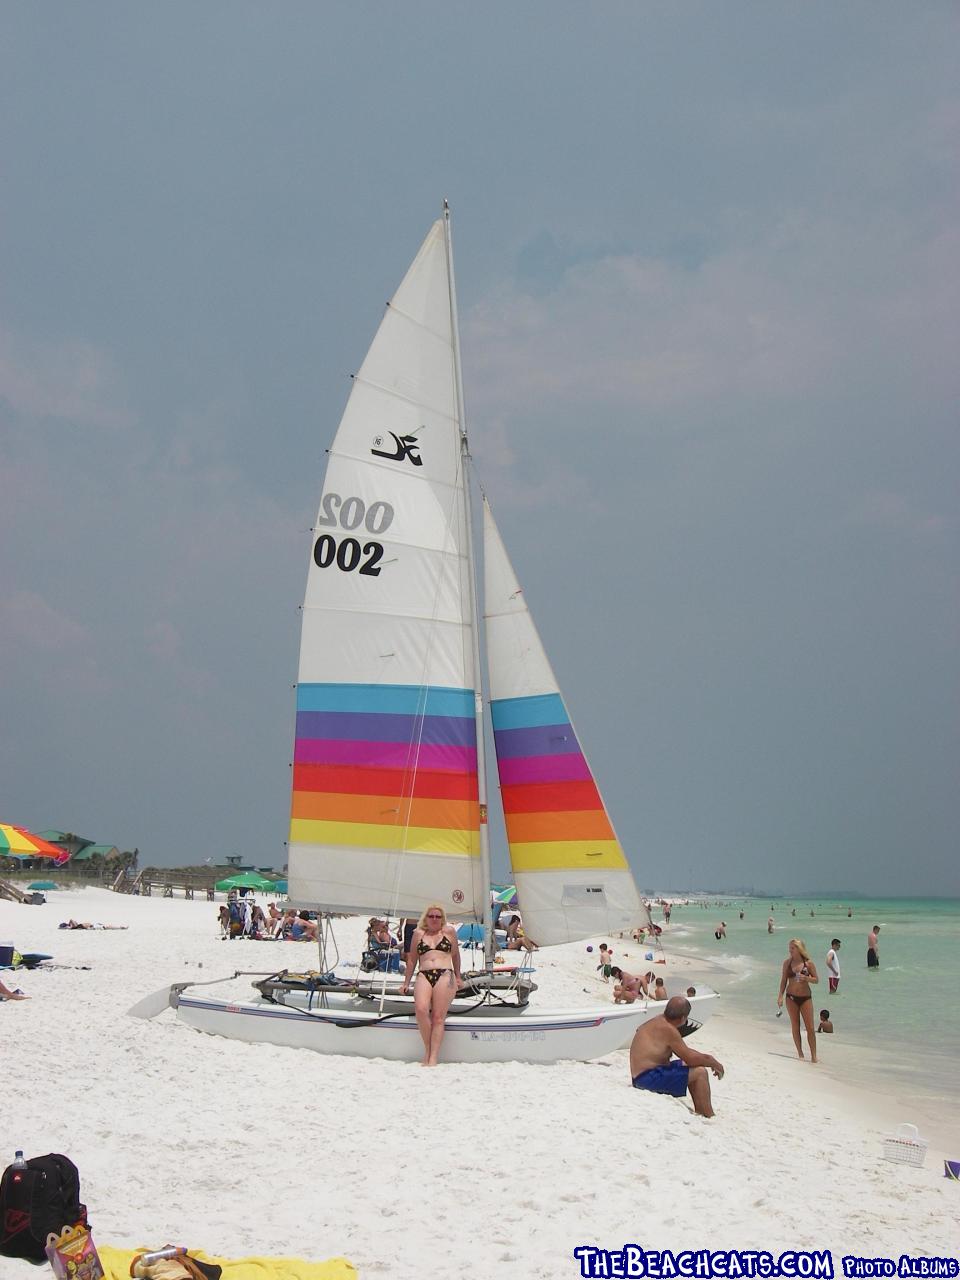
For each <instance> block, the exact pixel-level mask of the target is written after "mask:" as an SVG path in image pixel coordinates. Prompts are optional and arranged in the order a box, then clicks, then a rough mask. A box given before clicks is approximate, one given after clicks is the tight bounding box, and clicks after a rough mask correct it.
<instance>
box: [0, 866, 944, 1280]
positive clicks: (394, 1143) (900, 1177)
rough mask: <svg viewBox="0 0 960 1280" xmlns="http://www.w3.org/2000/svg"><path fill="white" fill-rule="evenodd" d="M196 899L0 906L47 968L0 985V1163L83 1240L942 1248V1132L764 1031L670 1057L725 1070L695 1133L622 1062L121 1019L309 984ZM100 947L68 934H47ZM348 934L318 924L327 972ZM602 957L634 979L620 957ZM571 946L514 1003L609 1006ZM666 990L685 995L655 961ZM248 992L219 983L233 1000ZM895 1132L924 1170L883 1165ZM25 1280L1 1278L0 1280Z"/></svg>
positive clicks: (741, 1031)
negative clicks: (407, 1060)
mask: <svg viewBox="0 0 960 1280" xmlns="http://www.w3.org/2000/svg"><path fill="white" fill-rule="evenodd" d="M216 911H217V907H216V906H215V905H214V904H211V903H208V902H206V901H203V902H200V901H192V902H187V901H184V900H183V899H182V898H180V899H158V898H150V899H140V898H128V897H123V896H119V895H116V894H113V893H111V892H109V891H108V890H96V889H85V890H71V891H65V892H59V893H57V892H51V893H49V894H48V895H47V903H46V905H45V906H40V907H32V906H22V905H17V904H14V903H12V902H7V901H2V902H0V939H8V940H10V941H13V942H14V943H15V944H16V946H17V948H18V949H19V950H21V951H39V952H48V953H50V954H51V955H52V956H53V957H54V961H53V963H54V964H55V965H56V966H58V967H55V968H51V969H41V970H36V971H33V972H26V971H24V970H20V971H18V972H17V973H16V974H12V973H11V972H9V971H7V972H5V973H4V974H3V975H2V976H3V977H4V980H5V981H6V982H7V984H8V985H10V986H19V987H21V988H22V989H23V990H24V991H25V992H27V993H28V994H29V995H30V996H31V997H32V999H31V1000H30V1001H24V1002H20V1003H17V1004H11V1003H4V1004H3V1005H2V1009H0V1018H2V1019H3V1022H4V1028H3V1036H2V1041H0V1065H2V1069H3V1078H4V1081H5V1085H6V1088H5V1103H6V1105H5V1107H4V1113H5V1120H4V1124H3V1126H2V1129H3V1141H2V1142H0V1157H2V1163H3V1164H6V1163H8V1162H9V1160H11V1159H12V1157H13V1152H14V1149H15V1148H16V1147H22V1148H23V1149H24V1151H25V1152H26V1154H27V1155H28V1156H29V1155H41V1154H44V1153H46V1152H48V1151H59V1152H63V1153H64V1154H66V1155H69V1156H70V1157H71V1158H72V1159H73V1160H74V1162H75V1163H76V1164H77V1166H78V1168H79V1170H80V1176H81V1186H82V1195H83V1198H84V1200H85V1201H86V1203H87V1205H88V1207H89V1213H90V1220H91V1223H92V1224H93V1229H94V1235H95V1238H96V1239H97V1240H98V1241H100V1242H103V1243H106V1244H111V1245H115V1246H119V1247H131V1248H132V1247H134V1246H135V1245H138V1244H146V1245H150V1246H158V1245H160V1244H163V1243H166V1242H167V1241H175V1242H180V1243H184V1244H187V1245H188V1246H192V1247H194V1248H198V1249H204V1250H206V1251H207V1252H209V1253H215V1254H223V1255H226V1256H233V1257H237V1256H243V1255H247V1254H259V1255H264V1254H282V1255H288V1256H289V1255H291V1254H293V1255H298V1256H302V1257H304V1258H307V1259H312V1260H321V1259H324V1258H327V1257H334V1256H343V1257H345V1258H347V1259H349V1260H350V1261H351V1262H353V1263H354V1265H355V1266H356V1267H357V1269H358V1271H359V1274H360V1275H361V1276H378V1275H389V1276H391V1277H399V1278H401V1280H405V1278H406V1277H411V1278H412V1277H415V1276H423V1275H431V1276H433V1275H436V1274H438V1273H440V1272H443V1271H447V1270H450V1269H452V1270H455V1271H457V1272H462V1273H464V1274H489V1275H494V1276H501V1275H503V1276H506V1275H507V1274H515V1273H516V1272H517V1269H518V1268H519V1269H521V1270H522V1271H523V1273H524V1274H525V1275H527V1276H534V1277H555V1276H564V1275H569V1276H574V1275H578V1274H579V1267H578V1264H577V1262H576V1260H575V1259H574V1256H573V1250H574V1248H575V1247H576V1246H577V1245H581V1244H590V1245H597V1246H600V1247H603V1248H606V1249H611V1250H612V1249H618V1248H620V1247H621V1246H622V1245H623V1244H624V1243H625V1242H628V1241H637V1242H639V1243H641V1244H642V1245H643V1246H644V1247H645V1248H656V1249H665V1248H669V1249H672V1250H679V1249H686V1248H707V1247H709V1248H741V1249H767V1250H770V1251H772V1252H774V1253H778V1252H780V1251H782V1250H786V1249H814V1248H818V1249H822V1248H828V1249H831V1250H832V1251H833V1255H834V1262H835V1266H836V1269H837V1271H838V1272H841V1268H840V1264H839V1259H840V1257H841V1256H842V1255H844V1254H861V1255H869V1256H889V1257H893V1258H899V1257H900V1255H901V1254H902V1253H913V1254H924V1255H928V1256H930V1255H940V1256H944V1255H948V1256H952V1255H955V1254H956V1252H957V1249H958V1246H960V1233H958V1229H957V1215H958V1211H960V1199H958V1196H960V1190H958V1184H956V1183H953V1182H949V1181H947V1180H945V1179H944V1177H943V1163H942V1161H943V1156H944V1155H947V1156H951V1157H953V1158H956V1157H958V1156H960V1140H958V1132H957V1126H956V1121H955V1119H954V1118H953V1117H948V1116H929V1115H924V1114H922V1113H918V1111H917V1110H916V1108H914V1107H912V1106H911V1103H910V1100H909V1099H906V1098H903V1097H899V1098H898V1097H896V1096H894V1095H888V1094H884V1093H881V1092H879V1091H877V1092H870V1093H865V1092H864V1091H863V1090H862V1089H860V1090H857V1089H854V1088H852V1087H849V1086H845V1085H844V1083H843V1062H844V1055H845V1053H848V1052H849V1047H848V1046H843V1045H841V1044H839V1043H837V1044H834V1043H831V1042H830V1041H826V1040H822V1041H821V1044H822V1050H821V1052H822V1057H823V1060H824V1061H823V1066H822V1067H819V1068H818V1067H813V1066H811V1065H810V1064H809V1063H803V1062H798V1061H797V1060H796V1058H795V1057H794V1056H793V1049H792V1045H791V1043H790V1039H789V1035H788V1034H787V1033H786V1032H785V1031H783V1032H781V1031H780V1030H779V1029H771V1028H768V1027H765V1026H764V1027H757V1026H754V1025H750V1024H748V1023H744V1022H743V1021H741V1020H738V1019H737V1018H736V1017H734V1016H733V1015H732V1013H731V1011H730V1009H729V1005H725V1004H724V1002H723V1000H722V999H721V1000H720V1001H719V1002H718V1004H719V1006H720V1007H719V1008H718V1009H717V1012H716V1013H715V1014H714V1015H713V1017H712V1018H711V1019H710V1021H709V1022H708V1023H707V1025H706V1026H705V1027H704V1028H703V1030H702V1031H701V1032H699V1033H698V1035H697V1036H696V1037H695V1040H694V1041H692V1042H691V1043H693V1044H694V1045H695V1047H697V1048H699V1049H701V1050H704V1051H706V1052H710V1053H713V1054H715V1055H716V1056H717V1057H718V1058H719V1059H720V1060H721V1061H722V1062H723V1063H724V1065H725V1067H726V1072H727V1074H726V1076H725V1078H724V1079H723V1081H722V1082H719V1083H717V1082H714V1103H715V1106H716V1110H717V1116H716V1119H715V1120H712V1121H704V1120H702V1119H700V1118H698V1117H696V1116H694V1115H693V1114H692V1113H691V1111H690V1109H689V1106H688V1105H686V1104H684V1103H681V1102H680V1101H677V1100H673V1099H665V1098H659V1097H654V1096H651V1095H647V1094H643V1093H640V1092H638V1091H636V1090H633V1089H631V1088H630V1082H629V1076H628V1069H627V1056H626V1053H625V1051H620V1052H617V1053H616V1054H612V1055H610V1056H608V1057H606V1058H604V1059H601V1060H599V1061H597V1062H591V1063H561V1064H558V1065H556V1066H552V1067H542V1066H531V1065H522V1064H503V1065H488V1066H462V1065H451V1066H442V1067H440V1068H438V1069H437V1070H435V1071H431V1072H427V1071H424V1070H422V1069H421V1068H419V1067H417V1066H412V1065H407V1064H401V1063H390V1062H385V1061H366V1060H362V1059H357V1058H350V1057H322V1056H320V1055H318V1054H313V1053H310V1052H306V1051H302V1050H286V1049H278V1048H273V1047H271V1046H256V1045H245V1044H241V1043H235V1042H230V1041H226V1040H219V1039H215V1038H211V1037H207V1036H203V1035H200V1034H198V1033H197V1032H194V1031H192V1030H190V1029H189V1028H186V1027H183V1026H180V1025H178V1024H177V1022H176V1020H175V1018H174V1015H173V1014H172V1013H171V1012H169V1011H167V1012H165V1013H164V1014H162V1015H161V1016H160V1017H159V1018H158V1019H155V1020H154V1021H150V1022H147V1021H140V1020H137V1019H134V1018H131V1017H128V1016H127V1010H128V1009H129V1008H130V1006H131V1005H133V1004H134V1003H135V1002H136V1001H137V1000H138V999H140V998H141V997H142V996H144V995H146V994H148V993H149V992H151V991H153V990H155V989H157V988H159V987H161V986H163V985H164V984H166V983H169V982H173V981H184V980H186V979H191V978H196V979H198V980H204V979H208V978H217V977H221V976H224V975H227V974H230V973H232V972H233V971H234V970H237V969H243V970H256V971H262V972H266V971H272V970H275V969H279V968H282V967H291V968H297V967H312V966H313V965H314V964H315V961H316V951H315V949H314V948H313V947H312V946H310V945H309V944H293V943H262V942H248V941H237V942H223V941H221V939H220V936H219V931H218V928H217V923H216ZM71 917H72V918H74V919H78V920H85V921H94V922H102V923H104V924H121V925H127V926H129V927H128V928H127V929H125V930H95V931H67V930H60V929H58V924H59V922H60V921H62V920H67V919H69V918H71ZM358 935H359V929H358V924H357V922H347V925H346V927H345V928H344V929H343V930H342V942H343V944H344V946H343V949H344V954H345V955H349V954H350V952H351V949H352V945H355V940H356V939H357V937H358ZM616 949H617V951H618V962H619V963H622V964H623V966H624V967H625V968H630V960H631V958H634V959H635V961H636V963H637V966H638V967H639V966H640V965H642V964H643V960H642V950H641V948H640V947H638V946H636V945H635V944H629V943H619V944H617V947H616ZM595 963H596V956H595V953H594V954H592V955H588V954H587V953H586V950H585V945H584V944H580V943H578V944H572V945H570V946H567V947H558V948H553V949H551V950H549V951H544V952H540V953H539V954H538V955H537V957H536V964H537V972H536V980H537V982H538V983H539V985H540V990H539V991H538V992H537V994H536V996H535V997H534V998H535V999H536V1001H537V1003H538V1006H542V1007H550V1006H551V1005H570V1004H573V1003H583V1004H588V1003H603V1002H606V1001H608V1000H609V999H610V996H611V988H610V987H608V986H604V985H603V984H602V983H601V982H600V981H599V979H598V976H597V974H596V971H595ZM661 972H663V973H664V975H665V976H666V979H667V984H668V988H671V989H672V990H673V991H679V990H680V989H681V987H682V986H685V985H686V983H687V982H688V981H690V980H694V981H700V980H702V975H701V974H700V973H699V972H697V971H696V970H695V968H694V962H692V961H691V960H689V959H684V958H683V957H671V958H670V959H669V960H668V963H667V965H666V966H665V967H664V968H663V969H662V970H661ZM248 983H249V979H248V978H243V979H238V980H237V981H236V983H235V985H234V988H233V989H235V990H236V991H237V992H238V994H240V995H243V994H244V993H245V992H246V991H247V990H248V989H249V988H248ZM902 1121H910V1122H913V1123H916V1124H918V1125H919V1127H920V1130H921V1134H922V1135H923V1136H924V1137H926V1138H928V1139H929V1141H930V1150H929V1151H928V1154H927V1159H926V1164H925V1166H924V1167H922V1168H914V1167H910V1166H907V1165H903V1164H895V1163H891V1162H888V1161H885V1160H883V1159H882V1158H881V1157H882V1144H881V1140H882V1137H883V1136H884V1135H885V1134H887V1133H890V1132H891V1131H892V1130H893V1129H894V1128H895V1126H896V1125H897V1124H898V1123H900V1122H902ZM36 1274H37V1272H36V1271H35V1270H34V1269H33V1268H32V1267H31V1266H30V1265H29V1264H27V1263H21V1262H14V1261H8V1260H2V1262H0V1275H2V1276H3V1277H4V1280H7V1278H8V1277H9V1280H20V1278H21V1277H27V1276H34V1275H36Z"/></svg>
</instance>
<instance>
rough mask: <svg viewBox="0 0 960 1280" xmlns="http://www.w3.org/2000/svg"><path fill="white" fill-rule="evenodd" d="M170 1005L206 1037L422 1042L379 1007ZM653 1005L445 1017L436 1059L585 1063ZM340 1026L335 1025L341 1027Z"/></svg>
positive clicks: (621, 1041) (330, 1045)
mask: <svg viewBox="0 0 960 1280" xmlns="http://www.w3.org/2000/svg"><path fill="white" fill-rule="evenodd" d="M715 999H716V996H715V995H703V996H695V997H693V998H692V999H691V1001H690V1003H691V1006H692V1012H691V1017H692V1018H693V1019H695V1020H696V1021H697V1022H698V1023H702V1022H704V1021H705V1020H706V1018H707V1017H709V1015H710V1012H711V1010H712V1005H713V1001H714V1000H715ZM171 1004H172V1005H173V1006H174V1008H175V1009H176V1011H177V1016H178V1017H179V1019H180V1020H181V1021H182V1022H185V1023H186V1024H187V1025H188V1026H191V1027H194V1028H195V1029H196V1030H198V1031H205V1032H207V1033H208V1034H210V1035H218V1036H225V1037H227V1038H228V1039H231V1040H244V1041H247V1042H248V1043H250V1044H275V1045H282V1046H285V1047H287V1048H291V1049H312V1050H313V1051H314V1052H316V1053H333V1054H345V1055H348V1056H357V1057H364V1058H387V1059H389V1060H391V1061H394V1062H419V1061H420V1060H421V1059H422V1057H423V1041H422V1040H421V1038H420V1031H419V1029H418V1027H417V1023H416V1019H415V1018H413V1017H412V1016H409V1015H405V1016H402V1017H391V1018H389V1019H387V1020H381V1019H380V1017H379V1015H378V1014H377V1013H376V1012H373V1011H368V1010H357V1009H349V1008H339V1009H338V1008H334V1007H330V1008H326V1009H318V1008H315V1009H312V1010H305V1009H297V1008H290V1007H289V1006H285V1005H279V1004H272V1003H270V1002H268V1001H262V1002H261V1001H249V1002H247V1001H244V1002H242V1003H235V1002H231V1001H229V1000H217V999H214V998H212V997H209V996H191V995H189V994H187V993H182V994H173V995H172V996H171ZM662 1011H663V1004H662V1002H661V1003H656V1002H652V1001H651V1002H644V1003H640V1002H638V1003H636V1004H632V1005H612V1006H609V1007H607V1008H603V1009H568V1010H564V1011H560V1012H558V1011H554V1012H546V1011H545V1012H543V1013H539V1014H538V1013H534V1012H531V1011H530V1010H529V1009H519V1010H518V1009H514V1010H512V1011H510V1012H506V1013H500V1012H496V1013H489V1012H488V1013H482V1014H481V1013H478V1014H475V1015H472V1016H469V1017H455V1018H449V1019H448V1020H447V1028H446V1033H445V1035H444V1038H443V1045H442V1047H441V1051H440V1061H441V1062H507V1061H509V1062H540V1063H550V1062H561V1061H564V1060H574V1061H580V1062H586V1061H589V1060H590V1059H591V1058H599V1057H602V1056H603V1055H604V1054H607V1053H612V1052H613V1051H614V1050H615V1049H621V1048H623V1047H625V1046H626V1045H628V1044H629V1043H630V1039H631V1037H632V1036H633V1033H634V1031H635V1030H636V1029H637V1027H638V1026H640V1024H641V1023H642V1022H646V1021H647V1020H648V1019H650V1018H655V1017H656V1016H657V1014H659V1013H662ZM338 1024H340V1025H338Z"/></svg>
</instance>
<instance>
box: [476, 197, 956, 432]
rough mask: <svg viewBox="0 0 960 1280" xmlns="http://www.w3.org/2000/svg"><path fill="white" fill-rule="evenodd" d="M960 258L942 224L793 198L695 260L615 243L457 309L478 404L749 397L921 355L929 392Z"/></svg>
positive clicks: (950, 382)
mask: <svg viewBox="0 0 960 1280" xmlns="http://www.w3.org/2000/svg"><path fill="white" fill-rule="evenodd" d="M958 261H960V235H958V231H957V229H956V228H954V227H951V226H945V227H943V228H940V229H936V230H934V231H933V232H932V233H930V234H929V235H928V236H927V237H925V238H921V239H919V240H914V239H911V238H910V237H909V236H908V235H907V233H906V231H905V230H904V228H903V227H902V226H900V225H899V224H898V222H897V221H896V220H895V219H891V220H889V221H887V222H884V221H882V220H877V221H876V222H875V223H874V224H873V225H869V224H868V225H866V226H864V225H860V224H858V225H856V226H853V225H850V224H844V223H841V222H836V221H831V220H829V219H824V218H814V217H810V216H806V215H802V214H798V215H795V216H792V217H791V218H789V219H786V220H784V221H782V222H781V223H780V224H779V225H778V226H777V227H776V228H774V229H773V231H772V232H771V233H770V234H769V235H767V237H766V238H765V239H763V240H762V241H760V242H758V243H757V244H755V245H753V246H752V247H748V248H737V249H731V250H727V251H722V252H715V253H713V254H712V255H711V256H710V257H708V258H706V259H705V260H704V261H703V262H702V263H701V264H700V265H699V266H697V267H696V268H695V269H688V268H685V267H684V266H682V265H680V264H678V263H676V262H670V261H665V260H663V259H658V258H651V257H645V256H642V255H639V254H620V255H614V256H607V257H604V258H602V259H601V260H599V261H595V262H581V263H577V264H576V265H573V266H571V267H569V268H568V269H567V270H566V271H565V272H563V274H562V276H561V278H560V279H559V281H558V282H557V283H556V285H555V287H554V288H553V290H552V291H551V292H550V293H549V294H537V295H533V294H531V293H530V292H529V291H528V289H527V288H526V285H525V282H524V280H523V277H522V276H521V277H520V279H519V281H501V282H500V283H499V284H498V285H497V286H495V287H494V288H493V289H491V290H490V291H489V292H488V294H487V296H486V297H485V298H483V299H482V300H481V301H480V302H479V303H478V304H477V305H476V306H475V307H474V308H473V309H472V310H471V311H470V312H469V313H468V315H467V316H466V318H465V324H464V328H465V336H464V351H465V363H466V365H467V376H468V379H469V382H470V389H471V403H472V405H473V409H474V416H476V414H477V413H483V414H489V415H490V416H492V417H493V418H495V419H496V418H499V417H502V416H504V415H507V414H509V415H510V416H512V417H514V418H516V417H518V416H520V415H524V414H530V413H534V414H536V415H538V416H541V415H544V414H548V413H550V412H551V411H555V410H556V409H557V408H562V409H563V410H566V409H568V408H569V407H570V406H571V405H576V406H577V407H578V408H587V409H589V408H590V407H591V406H592V407H593V410H594V412H595V413H597V412H600V411H601V410H603V409H609V408H611V407H612V408H619V409H628V408H629V409H631V410H632V412H633V414H634V416H636V415H641V416H642V415H644V414H650V413H658V414H662V413H664V412H666V413H669V414H676V413H679V412H682V411H687V410H691V409H697V410H701V411H702V410H703V409H704V407H709V406H711V405H713V404H715V403H724V404H727V405H739V406H741V407H742V406H744V405H745V404H751V405H755V404H757V403H758V402H770V401H786V400H788V399H790V398H795V397H797V396H804V395H808V394H810V393H820V392H822V391H823V390H824V389H825V388H834V389H837V388H842V387H844V386H850V385H853V384H854V383H855V382H856V380H857V379H861V378H870V379H872V380H874V381H875V382H882V383H886V384H887V385H888V386H889V385H890V384H891V383H896V382H897V380H898V371H901V370H903V371H910V373H911V374H914V375H915V371H916V369H917V368H918V367H919V368H921V369H923V370H924V371H925V373H926V375H927V383H926V385H925V387H924V388H923V390H924V394H925V395H927V396H929V395H930V394H932V393H934V392H936V391H937V390H940V391H942V392H943V393H944V394H947V393H948V391H954V390H955V389H956V383H957V377H956V362H955V360H954V359H953V357H952V356H951V354H950V353H951V352H955V350H956V349H957V346H958V345H960V332H958V321H957V313H956V308H955V304H954V301H953V299H954V297H955V293H954V290H955V285H956V280H957V267H956V264H957V262H958ZM905 376H909V375H907V374H905ZM931 380H932V383H933V385H931Z"/></svg>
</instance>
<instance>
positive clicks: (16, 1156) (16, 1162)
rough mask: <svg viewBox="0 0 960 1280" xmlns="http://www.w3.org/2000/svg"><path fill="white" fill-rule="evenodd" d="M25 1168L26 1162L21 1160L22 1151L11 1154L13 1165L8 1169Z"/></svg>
mask: <svg viewBox="0 0 960 1280" xmlns="http://www.w3.org/2000/svg"><path fill="white" fill-rule="evenodd" d="M26 1167H27V1162H26V1160H24V1158H23V1152H22V1151H15V1152H14V1153H13V1164H12V1165H11V1166H10V1168H11V1169H25V1168H26Z"/></svg>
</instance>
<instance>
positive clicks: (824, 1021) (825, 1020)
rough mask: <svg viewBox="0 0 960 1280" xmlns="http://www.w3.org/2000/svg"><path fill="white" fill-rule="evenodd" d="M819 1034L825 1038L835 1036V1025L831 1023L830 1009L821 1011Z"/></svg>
mask: <svg viewBox="0 0 960 1280" xmlns="http://www.w3.org/2000/svg"><path fill="white" fill-rule="evenodd" d="M817 1033H818V1035H824V1036H832V1035H833V1023H832V1022H831V1021H830V1010H829V1009H821V1010H820V1025H819V1027H817Z"/></svg>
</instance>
